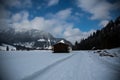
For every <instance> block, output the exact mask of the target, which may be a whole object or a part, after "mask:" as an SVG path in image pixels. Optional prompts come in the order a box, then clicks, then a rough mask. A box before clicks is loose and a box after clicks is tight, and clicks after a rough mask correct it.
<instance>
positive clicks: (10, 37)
mask: <svg viewBox="0 0 120 80" xmlns="http://www.w3.org/2000/svg"><path fill="white" fill-rule="evenodd" d="M60 40H64V41H65V42H67V43H69V44H70V45H71V43H70V42H69V41H67V40H65V39H64V38H55V37H53V36H52V35H51V34H50V33H47V32H44V31H39V30H34V29H33V30H29V31H23V32H15V31H14V29H12V28H9V29H7V30H6V29H4V30H1V31H0V44H2V43H6V44H10V45H14V46H16V47H17V48H18V49H48V48H50V46H51V45H53V44H55V43H56V42H58V41H60Z"/></svg>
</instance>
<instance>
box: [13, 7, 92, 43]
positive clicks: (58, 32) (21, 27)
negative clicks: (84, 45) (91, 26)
mask: <svg viewBox="0 0 120 80" xmlns="http://www.w3.org/2000/svg"><path fill="white" fill-rule="evenodd" d="M29 16H30V15H29V13H28V12H26V11H22V12H20V13H17V14H14V15H13V16H12V26H13V28H14V29H15V31H27V30H31V29H37V30H41V31H46V32H50V33H51V34H52V35H53V36H55V37H63V38H65V39H67V40H69V41H71V42H72V43H74V42H75V41H76V40H80V39H82V38H86V37H88V35H89V34H90V32H82V31H80V30H79V28H74V24H72V23H68V22H67V21H66V20H67V19H69V17H70V16H71V9H65V10H61V11H59V12H57V13H55V14H51V16H52V17H49V18H48V19H46V18H44V17H35V18H33V19H32V20H29V19H28V17H29Z"/></svg>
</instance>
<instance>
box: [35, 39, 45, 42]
mask: <svg viewBox="0 0 120 80" xmlns="http://www.w3.org/2000/svg"><path fill="white" fill-rule="evenodd" d="M37 41H41V42H43V41H45V39H39V40H37Z"/></svg>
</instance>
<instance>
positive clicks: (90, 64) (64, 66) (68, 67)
mask: <svg viewBox="0 0 120 80" xmlns="http://www.w3.org/2000/svg"><path fill="white" fill-rule="evenodd" d="M33 52H34V53H33ZM39 52H40V51H36V52H35V51H31V52H29V53H28V54H27V53H26V52H25V54H24V55H23V53H21V52H20V54H18V53H17V54H16V53H15V54H13V53H11V54H9V55H5V54H4V55H3V53H2V55H1V56H2V57H0V59H1V60H0V61H3V62H1V63H2V65H3V66H4V67H5V66H7V65H8V66H9V67H5V68H4V69H7V70H9V71H10V72H9V73H11V74H14V75H11V76H9V77H8V76H6V77H8V78H6V77H5V76H4V80H120V76H119V74H120V64H117V65H116V64H115V65H114V64H113V63H110V62H109V63H108V61H105V59H104V58H106V57H104V58H103V57H102V58H103V59H102V58H101V57H100V56H98V55H96V54H94V53H93V51H73V52H72V53H70V54H64V53H62V54H52V53H51V52H50V51H49V52H48V51H45V52H41V53H39ZM43 53H44V54H43ZM16 55H17V56H16ZM11 58H13V59H11ZM112 58H113V60H114V57H112ZM6 59H7V60H6ZM108 59H109V58H108ZM115 59H116V58H115ZM27 62H28V63H27ZM118 62H119V61H118ZM11 64H12V65H11ZM4 71H5V70H2V72H4ZM4 74H5V72H4Z"/></svg>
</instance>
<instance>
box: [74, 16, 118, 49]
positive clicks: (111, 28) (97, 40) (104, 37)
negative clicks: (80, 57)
mask: <svg viewBox="0 0 120 80" xmlns="http://www.w3.org/2000/svg"><path fill="white" fill-rule="evenodd" d="M116 47H120V16H119V17H117V18H116V20H114V21H113V20H111V21H109V23H108V24H107V25H106V26H105V27H103V28H102V29H101V30H97V31H96V32H94V33H93V34H92V35H90V36H89V37H88V38H87V39H83V40H82V41H81V42H80V43H77V42H76V44H75V46H74V49H77V50H81V49H82V50H90V49H111V48H116Z"/></svg>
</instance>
